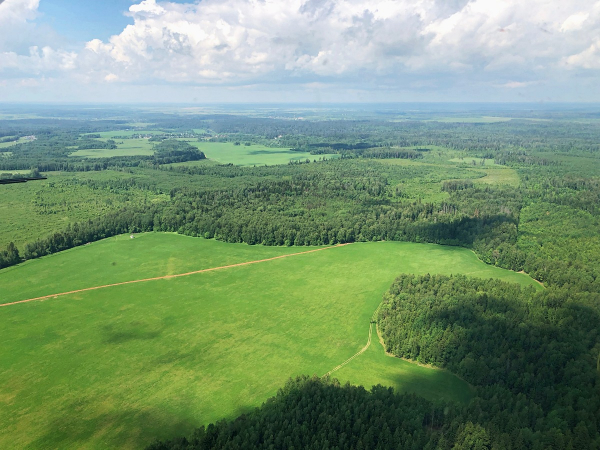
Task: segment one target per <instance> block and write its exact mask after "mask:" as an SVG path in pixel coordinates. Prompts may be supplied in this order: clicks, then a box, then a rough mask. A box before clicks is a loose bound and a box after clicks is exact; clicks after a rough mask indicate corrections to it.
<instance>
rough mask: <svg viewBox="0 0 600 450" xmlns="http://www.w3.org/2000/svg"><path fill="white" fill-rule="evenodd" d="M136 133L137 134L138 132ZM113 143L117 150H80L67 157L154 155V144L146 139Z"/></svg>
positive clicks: (123, 140)
mask: <svg viewBox="0 0 600 450" xmlns="http://www.w3.org/2000/svg"><path fill="white" fill-rule="evenodd" d="M136 133H138V134H139V132H136ZM104 134H106V133H104ZM101 140H108V139H101ZM115 143H116V145H117V148H115V149H105V148H93V149H82V150H76V151H74V152H73V153H71V154H70V155H69V156H80V157H83V158H110V157H112V156H138V155H141V156H148V155H153V154H154V143H153V142H150V141H149V140H148V139H144V138H141V139H122V140H119V139H117V140H116V141H115Z"/></svg>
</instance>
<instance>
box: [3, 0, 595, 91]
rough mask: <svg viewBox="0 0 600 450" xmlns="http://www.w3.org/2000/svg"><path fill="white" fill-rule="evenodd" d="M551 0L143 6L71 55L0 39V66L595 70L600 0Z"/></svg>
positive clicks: (473, 75) (107, 77)
mask: <svg viewBox="0 0 600 450" xmlns="http://www.w3.org/2000/svg"><path fill="white" fill-rule="evenodd" d="M549 3H552V2H549V1H548V0H529V1H527V2H523V1H521V0H504V1H496V0H421V1H419V2H416V1H414V0H286V1H283V0H202V1H198V2H194V3H191V2H190V3H187V4H185V3H171V2H167V1H156V0H144V1H141V2H138V3H136V4H133V5H131V7H130V8H129V10H128V11H127V12H126V14H127V15H129V16H130V17H131V18H132V19H133V24H132V25H129V26H127V27H126V28H125V29H124V30H123V31H122V32H121V33H119V34H117V35H114V36H112V37H111V38H110V39H108V40H106V41H102V40H99V39H94V40H91V41H89V42H88V43H87V44H86V45H85V48H82V49H80V50H79V51H78V52H76V53H73V52H68V51H65V50H61V49H60V48H56V47H53V46H49V45H45V44H42V43H38V44H36V45H29V47H27V51H19V50H17V49H9V48H7V45H8V44H10V39H7V38H6V36H5V33H0V35H2V36H4V37H3V38H0V56H2V60H1V61H0V71H2V70H3V69H4V70H7V69H8V68H12V69H16V68H20V69H21V70H23V71H26V72H27V71H30V72H31V73H44V72H45V71H50V70H61V71H65V72H68V73H71V74H72V75H71V76H73V77H75V78H77V79H78V80H80V81H83V82H86V83H107V82H110V83H112V84H113V85H115V84H119V83H123V82H125V83H130V84H131V83H155V82H163V83H175V84H177V83H181V84H185V85H194V84H195V85H205V86H210V85H227V86H236V85H257V84H269V83H279V84H286V83H288V84H295V85H296V86H319V85H320V84H319V83H332V82H336V83H339V84H343V83H347V84H348V85H349V86H350V85H352V84H354V85H355V86H356V85H361V84H363V83H365V82H366V80H370V82H371V83H372V84H373V85H374V86H377V85H378V84H379V85H385V86H391V85H394V83H396V85H401V84H403V83H406V85H407V86H423V89H427V86H432V85H439V84H442V83H440V82H432V81H431V78H432V77H434V78H435V77H437V79H438V81H439V80H441V79H447V80H450V81H452V80H456V79H459V78H460V77H462V78H465V79H467V81H468V80H469V79H472V80H477V81H478V82H480V83H487V85H488V86H493V87H497V88H515V87H527V86H532V85H533V84H536V83H533V82H531V81H530V80H540V79H542V78H543V77H545V76H546V77H547V76H548V74H550V73H556V72H558V71H564V72H565V73H570V72H572V71H573V70H582V71H594V70H599V69H600V1H596V2H595V3H593V2H590V1H589V0H569V1H568V2H559V1H558V0H556V4H555V5H550V4H549ZM37 6H38V0H6V1H5V2H4V3H0V29H4V28H3V27H5V26H10V27H13V28H14V29H16V28H18V27H21V29H25V28H24V27H27V26H30V25H31V21H33V20H34V19H35V16H36V11H37ZM7 24H8V25H7ZM3 39H4V40H3ZM7 43H8V44H7ZM14 45H16V44H14ZM3 51H4V53H1V52H3ZM444 77H445V78H444ZM514 80H519V81H514Z"/></svg>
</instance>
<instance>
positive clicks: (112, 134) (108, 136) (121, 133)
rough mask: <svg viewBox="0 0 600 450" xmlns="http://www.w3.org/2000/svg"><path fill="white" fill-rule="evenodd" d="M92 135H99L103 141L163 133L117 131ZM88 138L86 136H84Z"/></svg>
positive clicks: (152, 131) (156, 131)
mask: <svg viewBox="0 0 600 450" xmlns="http://www.w3.org/2000/svg"><path fill="white" fill-rule="evenodd" d="M130 125H131V126H134V124H130ZM91 134H92V135H94V134H99V135H100V138H101V139H114V138H115V137H116V136H133V135H136V134H143V135H147V134H163V132H162V131H158V130H115V131H100V132H99V133H91ZM83 136H86V135H83Z"/></svg>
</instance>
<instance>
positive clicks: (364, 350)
mask: <svg viewBox="0 0 600 450" xmlns="http://www.w3.org/2000/svg"><path fill="white" fill-rule="evenodd" d="M381 305H382V303H380V304H379V306H378V307H377V309H376V310H375V312H374V313H373V315H372V316H371V321H370V322H369V339H367V344H366V345H365V346H364V347H363V348H361V349H360V350H359V351H358V352H356V353H355V354H354V355H352V356H351V357H350V358H348V359H347V360H346V361H344V362H343V363H341V364H340V365H338V366H335V367H334V368H333V369H331V370H330V371H329V372H327V373H326V374H325V375H323V376H322V377H321V378H325V377H327V376H329V375H331V374H332V373H333V372H335V371H336V370H339V369H341V368H342V367H344V366H345V365H346V364H348V363H350V362H351V361H352V360H353V359H355V358H358V357H359V356H360V355H362V354H363V353H364V352H366V351H367V349H368V348H369V346H370V345H371V336H372V334H373V324H374V323H375V322H376V320H377V313H378V312H379V308H381Z"/></svg>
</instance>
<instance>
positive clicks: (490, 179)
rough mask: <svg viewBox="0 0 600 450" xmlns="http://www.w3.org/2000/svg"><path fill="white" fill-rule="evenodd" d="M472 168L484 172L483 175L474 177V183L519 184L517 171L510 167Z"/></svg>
mask: <svg viewBox="0 0 600 450" xmlns="http://www.w3.org/2000/svg"><path fill="white" fill-rule="evenodd" d="M473 170H474V171H479V172H485V173H486V175H485V177H482V178H476V179H474V180H473V182H475V183H483V184H508V185H510V186H515V187H516V186H519V184H520V183H521V180H520V178H519V174H518V173H517V171H516V170H515V169H512V168H510V167H504V166H499V167H484V168H478V169H473Z"/></svg>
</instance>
